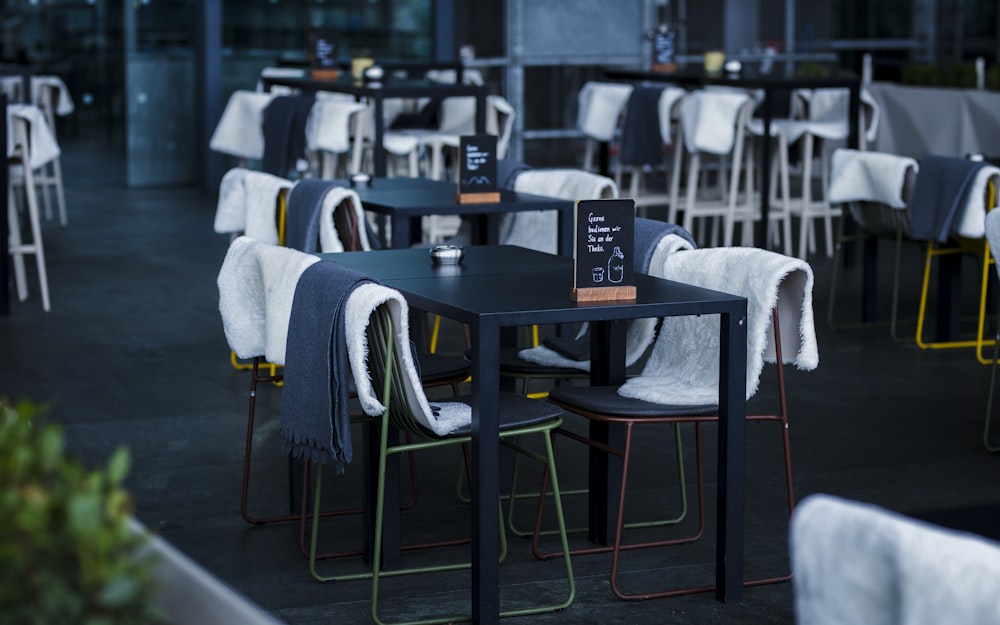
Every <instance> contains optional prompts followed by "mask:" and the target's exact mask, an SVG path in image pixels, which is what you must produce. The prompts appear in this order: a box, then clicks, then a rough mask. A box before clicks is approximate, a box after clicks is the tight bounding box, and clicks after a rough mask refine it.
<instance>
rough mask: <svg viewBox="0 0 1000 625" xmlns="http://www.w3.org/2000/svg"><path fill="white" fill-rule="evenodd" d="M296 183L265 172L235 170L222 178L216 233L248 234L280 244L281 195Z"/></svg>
mask: <svg viewBox="0 0 1000 625" xmlns="http://www.w3.org/2000/svg"><path fill="white" fill-rule="evenodd" d="M290 188H292V182H291V181H290V180H286V179H285V178H280V177H278V176H274V175H272V174H268V173H265V172H262V171H253V170H249V169H244V168H242V167H234V168H233V169H230V170H229V171H227V172H226V173H225V175H223V176H222V182H221V183H220V184H219V202H218V205H217V207H216V209H215V231H216V232H218V233H224V234H240V233H242V234H245V235H246V236H248V237H252V238H254V239H258V240H260V241H263V242H264V243H270V244H271V245H277V244H278V224H277V208H278V194H279V193H281V191H282V190H284V189H290Z"/></svg>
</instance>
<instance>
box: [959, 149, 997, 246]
mask: <svg viewBox="0 0 1000 625" xmlns="http://www.w3.org/2000/svg"><path fill="white" fill-rule="evenodd" d="M990 180H992V181H993V186H994V188H995V189H997V191H998V193H997V194H996V196H994V200H993V206H987V205H986V185H987V183H989V181H990ZM965 197H966V198H967V200H966V203H965V209H964V210H961V211H960V212H959V214H958V217H957V218H956V219H955V223H954V225H953V226H952V230H953V231H954V232H955V234H957V235H958V236H960V237H966V238H969V239H981V238H983V237H984V236H986V229H985V223H986V211H987V210H990V209H992V208H994V207H995V206H996V200H997V198H998V197H1000V169H998V168H996V167H993V166H992V165H988V166H986V167H983V168H982V169H980V170H979V171H977V172H976V177H975V178H974V179H973V180H972V185H971V186H970V187H969V192H968V194H966V196H965Z"/></svg>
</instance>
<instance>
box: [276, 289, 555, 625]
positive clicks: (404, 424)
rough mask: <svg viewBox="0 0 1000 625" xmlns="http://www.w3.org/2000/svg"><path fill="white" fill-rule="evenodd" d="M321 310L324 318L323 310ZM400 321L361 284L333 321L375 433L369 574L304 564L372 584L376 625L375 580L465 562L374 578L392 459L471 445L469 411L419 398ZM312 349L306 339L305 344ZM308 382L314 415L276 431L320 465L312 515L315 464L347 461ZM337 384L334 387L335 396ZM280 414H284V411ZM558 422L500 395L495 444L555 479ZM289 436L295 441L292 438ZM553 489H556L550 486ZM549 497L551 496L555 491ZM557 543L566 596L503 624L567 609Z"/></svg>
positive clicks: (388, 299) (549, 412)
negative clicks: (397, 434)
mask: <svg viewBox="0 0 1000 625" xmlns="http://www.w3.org/2000/svg"><path fill="white" fill-rule="evenodd" d="M325 273H326V276H325V277H322V276H321V274H316V275H317V277H320V278H321V279H322V280H324V281H327V282H328V281H335V282H342V283H343V282H344V276H343V275H341V276H338V275H337V274H336V273H330V272H325ZM348 282H349V278H348ZM316 286H320V285H316ZM326 290H330V289H326ZM306 295H307V293H306V291H304V290H302V289H300V290H299V291H298V292H297V293H296V299H298V298H299V297H300V296H301V297H305V296H306ZM310 308H311V306H310ZM321 309H322V310H326V309H328V307H325V308H321ZM408 314H409V313H408V306H407V303H406V300H405V299H404V298H403V297H402V295H401V294H400V293H399V292H398V291H395V290H393V289H390V288H388V287H385V286H382V285H379V284H376V283H373V282H361V283H359V284H357V285H356V286H355V287H354V288H353V289H351V290H350V294H349V295H348V296H347V298H346V301H345V302H344V309H343V313H342V315H338V318H341V319H342V322H343V324H344V333H345V334H344V336H345V341H346V345H345V349H346V352H347V358H348V359H349V362H350V369H351V371H352V373H353V378H354V384H355V386H356V387H357V391H358V399H359V401H360V403H361V407H362V409H363V410H364V412H365V414H367V415H369V416H370V417H371V418H373V419H375V420H376V422H377V425H378V428H377V429H378V440H379V442H378V455H379V458H378V463H377V473H378V478H377V485H376V491H377V492H376V496H375V506H376V509H375V527H374V529H373V534H372V535H373V537H374V547H373V553H372V556H371V558H370V562H371V563H372V565H371V568H370V570H368V571H365V572H363V573H345V574H340V575H332V576H326V575H321V574H319V572H318V571H317V569H316V563H315V560H314V559H312V558H311V561H310V568H311V571H312V573H313V576H314V577H315V578H316V579H317V580H319V581H346V580H352V579H353V580H357V579H369V578H370V579H371V580H372V594H371V614H372V618H373V620H374V621H375V622H376V623H380V624H382V623H384V622H385V621H384V620H383V616H382V615H381V614H380V612H379V597H380V588H379V584H380V581H381V579H382V578H383V577H388V576H399V575H413V574H424V573H434V572H441V571H452V570H458V569H467V568H469V567H470V563H469V562H459V563H447V564H434V565H429V566H409V567H405V568H394V569H391V570H382V567H381V562H382V551H383V521H384V517H385V507H386V498H387V496H386V490H385V488H386V487H385V482H386V475H387V467H388V466H389V463H390V459H391V458H392V457H393V456H395V455H397V454H400V453H407V452H410V451H416V450H422V449H441V448H443V447H446V446H454V445H463V444H465V443H468V442H469V441H470V440H471V427H472V421H471V418H472V408H471V406H470V405H469V404H468V403H465V402H461V401H456V402H434V403H433V404H432V403H430V402H429V401H428V399H427V397H426V396H425V395H424V392H423V388H422V387H421V385H420V378H419V374H418V372H417V370H416V366H415V360H414V358H413V354H412V351H411V343H410V340H409V319H408ZM293 316H294V314H293ZM307 319H308V316H303V320H307ZM293 323H294V319H293ZM336 323H337V322H335V325H336ZM327 327H328V325H327V324H326V323H325V322H324V323H320V324H319V325H318V326H317V327H315V328H314V329H316V330H320V329H325V328H327ZM304 329H305V330H306V332H307V334H311V332H312V330H311V329H309V328H304ZM303 338H306V337H305V336H304V337H303ZM289 340H290V344H289V349H290V351H291V341H292V338H291V337H290V339H289ZM305 342H306V343H309V342H310V340H308V339H307V340H306V341H305ZM317 342H318V341H315V336H313V337H312V339H311V343H313V344H315V343H317ZM329 349H330V348H329V344H328V343H326V342H325V341H324V342H322V345H321V347H320V348H319V351H329ZM338 350H339V348H337V347H335V348H334V351H338ZM291 355H292V354H291V353H290V354H289V356H290V357H291ZM314 377H315V378H316V379H315V380H313V381H312V382H310V388H309V389H303V390H306V391H307V392H310V393H311V394H313V395H317V394H318V395H319V397H318V398H317V399H318V402H317V403H318V404H320V406H319V407H320V408H321V409H320V410H318V411H316V412H315V413H314V414H313V415H312V416H308V415H303V417H304V421H303V422H302V423H300V424H299V425H297V426H296V427H295V428H289V429H287V430H286V429H285V426H284V425H283V431H286V437H288V440H289V441H290V443H292V444H293V446H294V447H295V448H297V449H298V450H299V451H300V452H301V453H302V454H303V455H306V456H309V457H313V458H315V459H316V460H318V461H324V460H325V461H326V462H321V464H320V465H319V466H318V467H317V471H316V480H315V491H314V493H315V494H314V506H315V507H316V510H319V506H320V496H321V488H322V469H323V464H328V463H330V462H334V463H336V462H341V461H346V460H349V458H350V454H349V448H345V447H344V446H343V445H338V443H337V441H338V438H339V436H338V434H337V430H338V428H337V426H336V425H335V423H336V421H337V419H336V417H334V418H333V420H332V421H333V423H334V425H331V418H330V411H329V409H328V408H327V407H326V400H325V397H326V396H327V394H328V389H329V388H330V380H328V379H326V378H325V376H324V375H323V372H319V373H317V374H316V375H315V376H314ZM321 378H322V379H321ZM338 384H339V383H338V382H337V381H336V380H334V390H335V391H336V389H337V387H338ZM300 398H301V396H300ZM307 403H311V402H307ZM286 407H289V408H290V406H287V404H286ZM561 414H562V411H561V410H559V409H557V408H555V407H554V406H551V405H549V404H546V403H543V402H535V401H531V400H528V399H525V398H523V397H519V396H517V395H514V394H503V395H502V396H501V400H500V415H499V421H500V438H501V441H503V443H504V444H505V445H509V446H511V447H513V448H515V449H516V450H517V451H519V452H521V453H524V454H527V455H528V456H529V457H531V458H533V459H535V460H537V461H539V462H541V463H543V464H544V465H545V467H546V470H547V471H550V472H552V473H553V474H555V472H556V468H555V463H554V460H553V456H552V441H551V432H552V430H554V429H555V428H556V427H558V426H559V425H560V424H561V423H562V420H561ZM289 417H292V415H289ZM394 428H395V429H398V430H400V431H402V432H405V433H407V434H409V435H411V436H412V437H413V439H415V442H407V443H404V444H395V443H393V442H392V441H391V439H390V437H389V433H390V431H391V430H393V429H394ZM293 429H294V432H295V433H293V431H292V430H293ZM524 435H539V436H540V437H541V438H542V439H543V442H544V447H545V451H544V452H542V453H538V452H534V451H531V450H528V449H525V448H523V447H521V446H520V445H517V444H516V440H517V438H518V437H520V436H524ZM328 436H332V440H333V441H334V444H333V446H332V448H328V445H327V441H328V440H330V439H329V438H328ZM555 484H558V479H557V480H556V481H555ZM555 490H556V493H558V487H556V489H555ZM556 502H557V504H556V510H557V515H558V516H559V517H561V506H560V505H559V503H558V502H559V498H558V494H557V497H556ZM318 527H319V525H318V518H317V514H314V515H313V526H312V538H311V544H312V549H311V553H315V550H316V543H317V540H318V537H317V534H318ZM500 538H501V541H502V544H503V545H504V549H502V551H505V545H506V541H505V539H504V537H503V535H501V537H500ZM562 542H563V546H564V554H565V555H566V564H565V572H566V575H567V585H568V589H567V594H566V596H565V597H564V598H562V599H560V600H559V601H558V602H557V603H554V604H550V605H544V606H537V607H528V608H518V609H513V610H508V611H502V612H501V614H502V615H503V616H520V615H528V614H538V613H542V612H550V611H555V610H560V609H563V608H565V607H567V606H568V605H569V604H570V603H571V602H572V600H573V597H574V594H575V586H574V582H573V570H572V565H571V563H570V560H569V556H568V552H567V551H566V548H567V542H566V536H565V532H563V535H562ZM469 618H470V616H469V615H467V614H461V613H460V612H459V613H455V614H450V615H445V616H426V617H425V616H422V617H420V618H419V619H418V620H415V621H410V622H413V623H420V624H421V625H429V624H431V623H450V622H454V621H462V620H468V619H469Z"/></svg>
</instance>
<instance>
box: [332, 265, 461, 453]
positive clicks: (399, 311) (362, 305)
mask: <svg viewBox="0 0 1000 625" xmlns="http://www.w3.org/2000/svg"><path fill="white" fill-rule="evenodd" d="M382 304H387V305H388V307H389V312H390V315H391V317H392V325H393V328H394V330H395V337H394V338H395V347H394V349H395V352H396V354H398V355H399V356H400V357H401V359H402V363H403V364H402V369H403V370H402V371H394V372H393V374H394V375H402V381H403V386H404V390H405V392H406V396H407V403H408V404H409V406H410V409H411V410H412V411H413V416H414V417H415V418H416V419H417V421H419V422H420V423H421V424H422V425H424V426H425V427H426V428H427V429H429V430H431V431H432V432H434V433H435V434H437V435H439V436H444V435H446V434H450V433H451V432H454V431H455V430H457V429H459V428H461V427H465V426H468V425H469V424H470V423H472V407H471V406H469V404H466V403H463V402H438V401H436V402H434V406H433V407H432V406H431V404H430V403H429V402H428V401H427V396H426V395H425V394H424V387H423V385H422V384H421V383H420V375H419V374H418V373H417V368H416V365H415V364H414V362H413V351H412V350H411V349H410V325H409V323H410V322H409V307H408V306H407V303H406V299H405V298H404V297H403V295H402V294H401V293H400V292H399V291H397V290H395V289H390V288H389V287H387V286H383V285H381V284H375V283H368V284H362V285H360V286H358V287H357V288H356V289H354V291H353V292H352V293H351V296H350V298H349V299H348V300H347V308H346V311H345V313H346V320H347V353H348V357H349V358H350V362H351V372H352V374H353V375H354V385H355V388H356V389H357V392H358V401H359V402H360V403H361V408H362V410H364V412H365V414H367V415H369V416H373V417H376V416H379V415H381V414H382V413H383V412H385V410H386V408H385V406H384V405H383V404H382V401H381V392H382V391H381V389H379V391H378V393H376V391H375V389H374V388H372V382H371V376H370V375H369V373H368V367H369V363H368V335H367V334H366V332H365V330H366V328H367V327H368V323H369V321H370V319H371V315H372V312H373V311H374V310H375V309H376V308H378V307H379V306H380V305H382Z"/></svg>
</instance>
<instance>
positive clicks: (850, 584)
mask: <svg viewBox="0 0 1000 625" xmlns="http://www.w3.org/2000/svg"><path fill="white" fill-rule="evenodd" d="M790 544H791V558H792V568H793V569H794V571H795V575H794V577H793V578H792V584H793V590H794V592H793V595H794V598H795V622H796V623H798V624H799V625H857V624H860V623H864V625H942V624H944V623H956V624H957V623H961V624H962V625H994V624H995V623H997V622H1000V545H998V544H997V543H995V542H993V541H990V540H986V539H984V538H982V537H980V536H976V535H973V534H967V533H964V532H958V531H954V530H950V529H945V528H943V527H938V526H935V525H931V524H929V523H925V522H922V521H917V520H914V519H910V518H907V517H904V516H902V515H900V514H897V513H894V512H890V511H888V510H885V509H883V508H880V507H878V506H874V505H872V504H867V503H861V502H856V501H850V500H846V499H841V498H839V497H833V496H830V495H812V496H810V497H807V498H806V499H805V500H804V501H803V502H802V503H801V504H800V505H799V506H798V507H797V508H796V509H795V514H794V515H793V516H792V527H791V531H790Z"/></svg>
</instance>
